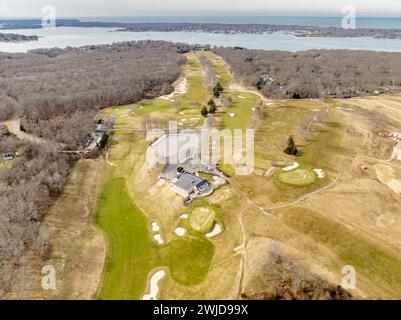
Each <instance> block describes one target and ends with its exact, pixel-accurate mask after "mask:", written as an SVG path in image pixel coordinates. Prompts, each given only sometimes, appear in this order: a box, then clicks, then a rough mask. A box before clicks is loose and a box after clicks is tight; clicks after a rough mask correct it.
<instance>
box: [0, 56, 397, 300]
mask: <svg viewBox="0 0 401 320" xmlns="http://www.w3.org/2000/svg"><path fill="white" fill-rule="evenodd" d="M184 58H185V59H184V61H183V63H182V64H181V66H180V74H179V76H178V79H177V80H176V81H175V82H174V84H173V86H174V90H173V91H172V92H171V93H168V94H166V95H163V96H159V97H156V98H145V99H142V100H140V101H138V102H137V103H132V104H123V105H118V106H113V107H107V108H102V109H101V110H100V111H98V112H97V114H96V115H95V121H96V122H97V123H99V124H102V123H112V127H111V129H109V139H108V144H107V146H106V147H105V148H103V149H102V150H100V154H99V155H98V156H97V157H95V158H93V157H92V158H87V157H84V158H81V159H80V160H78V162H77V163H76V164H75V165H74V167H73V168H72V171H71V172H70V174H69V177H68V180H67V182H66V187H65V192H63V194H62V195H61V196H60V197H59V198H58V199H57V200H56V202H55V204H54V205H53V206H52V207H51V208H50V211H49V214H48V215H47V216H46V218H45V219H44V222H43V224H44V225H45V226H46V227H47V228H48V229H49V230H50V233H49V236H50V239H51V243H52V251H51V254H50V255H49V257H48V260H47V261H46V264H48V265H53V266H55V268H56V270H57V288H56V289H55V290H49V291H45V292H44V291H43V290H42V289H41V282H40V278H41V277H42V276H43V275H42V274H41V273H40V272H39V273H38V272H36V271H37V270H40V269H41V268H42V264H43V263H42V262H41V261H40V259H38V258H36V257H35V255H34V254H31V255H29V256H28V257H29V264H28V267H26V268H25V269H23V270H22V272H21V273H20V276H19V277H21V279H19V278H18V277H17V278H16V280H15V287H14V290H12V291H11V292H10V293H9V297H17V296H18V297H24V298H44V299H100V300H110V299H111V300H117V299H118V300H119V299H123V300H132V299H135V300H136V299H138V300H141V299H144V300H154V299H274V298H279V297H280V298H294V299H295V298H300V299H303V298H306V296H307V298H312V299H313V298H316V299H322V298H330V297H337V298H341V299H352V298H358V299H376V298H382V299H387V298H388V299H400V298H401V254H400V252H401V251H400V248H401V237H400V226H401V215H400V212H401V201H400V198H399V195H400V194H401V164H400V162H399V160H401V153H400V150H401V149H399V146H398V142H397V141H398V140H399V139H400V138H401V135H397V127H399V126H400V123H401V95H397V94H391V95H390V94H382V95H367V96H365V97H359V98H358V97H356V98H351V99H342V98H320V99H318V98H316V99H309V98H308V99H291V98H289V99H268V98H266V97H265V96H264V95H263V94H262V93H261V92H260V91H258V90H257V88H255V87H252V86H249V85H246V84H244V83H243V82H242V81H241V79H240V78H238V77H236V76H235V74H234V73H233V71H232V70H231V68H230V65H229V64H228V63H227V61H225V59H223V57H222V56H221V55H219V54H218V53H217V52H214V51H210V50H191V51H189V52H187V53H185V55H184ZM169 121H170V122H171V121H174V122H175V123H176V124H177V125H178V130H179V131H180V130H183V129H191V130H192V131H196V130H201V129H205V128H209V129H210V128H215V129H217V130H225V129H228V130H234V129H241V130H243V131H245V130H246V129H252V130H253V132H254V146H253V148H254V163H253V164H252V168H251V169H252V170H251V172H250V174H247V175H238V174H236V169H238V166H239V165H240V162H236V161H232V162H230V163H225V162H224V160H223V155H222V156H221V158H220V159H218V161H217V163H213V165H212V166H206V167H203V166H202V165H199V164H194V163H193V162H191V161H186V162H185V163H183V164H180V165H178V168H177V166H174V165H172V164H170V163H167V164H161V163H158V162H155V163H152V164H149V161H148V156H147V155H148V154H149V149H151V150H159V148H160V146H161V145H162V144H163V141H165V140H166V139H169V134H167V135H166V134H164V135H162V134H159V135H155V136H153V137H151V138H149V136H148V135H147V134H145V132H146V131H150V130H149V129H152V128H162V129H164V130H166V132H168V122H169ZM10 131H11V129H10ZM170 136H171V135H170ZM163 139H164V140H163ZM397 139H398V140H397ZM221 144H223V141H221ZM246 147H247V146H246V144H245V142H244V144H243V145H242V150H245V149H246ZM191 151H193V150H192V149H191ZM3 165H5V164H1V163H0V170H2V166H3ZM188 185H189V188H188ZM194 190H195V191H194ZM347 270H351V271H352V272H355V273H356V281H357V283H356V285H355V283H353V281H352V279H351V281H348V282H347V281H344V277H345V278H346V277H347V276H348V275H347ZM22 278H24V279H26V278H29V279H30V280H31V281H29V282H24V284H23V285H22V282H23V281H22ZM346 279H347V278H346ZM354 280H355V279H354ZM354 282H355V281H354ZM295 283H297V285H295ZM347 284H348V285H349V286H347ZM312 289H313V290H312Z"/></svg>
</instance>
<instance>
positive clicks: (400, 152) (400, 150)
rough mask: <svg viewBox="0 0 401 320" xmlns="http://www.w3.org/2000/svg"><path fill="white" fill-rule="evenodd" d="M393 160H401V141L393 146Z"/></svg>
mask: <svg viewBox="0 0 401 320" xmlns="http://www.w3.org/2000/svg"><path fill="white" fill-rule="evenodd" d="M391 159H392V160H400V161H401V143H398V144H397V145H396V146H395V147H394V148H393V154H392V155H391Z"/></svg>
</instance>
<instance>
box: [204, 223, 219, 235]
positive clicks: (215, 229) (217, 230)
mask: <svg viewBox="0 0 401 320" xmlns="http://www.w3.org/2000/svg"><path fill="white" fill-rule="evenodd" d="M222 232H223V228H222V227H221V226H220V225H219V224H218V223H216V224H215V225H214V227H213V229H212V231H210V232H208V233H206V234H205V236H206V237H207V238H213V237H216V236H218V235H219V234H220V233H222Z"/></svg>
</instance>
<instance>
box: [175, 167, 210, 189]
mask: <svg viewBox="0 0 401 320" xmlns="http://www.w3.org/2000/svg"><path fill="white" fill-rule="evenodd" d="M203 181H205V179H203V178H201V177H198V176H196V175H194V174H191V173H188V172H184V173H182V174H181V175H180V176H179V177H178V178H177V181H176V182H174V183H173V185H174V186H176V187H178V188H181V189H183V190H185V191H187V192H190V191H192V190H193V187H194V186H197V185H198V184H199V183H201V182H203Z"/></svg>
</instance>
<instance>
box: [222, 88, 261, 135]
mask: <svg viewBox="0 0 401 320" xmlns="http://www.w3.org/2000/svg"><path fill="white" fill-rule="evenodd" d="M239 96H241V97H244V98H245V99H241V98H240V97H239ZM231 97H232V98H233V100H234V101H233V104H232V106H231V107H229V108H228V109H227V112H226V113H225V114H224V116H223V127H225V128H228V129H230V130H234V129H243V130H244V129H246V128H248V127H249V123H250V121H251V118H252V114H253V111H252V108H254V107H256V105H257V104H258V102H259V101H260V98H259V97H258V96H257V95H254V94H251V93H242V92H236V93H233V94H232V95H231ZM230 113H235V116H234V117H231V116H230Z"/></svg>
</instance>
